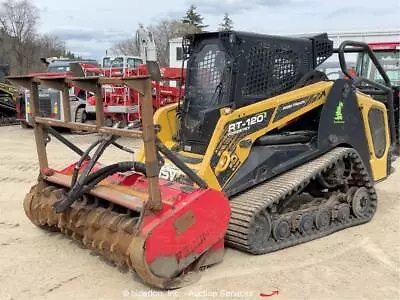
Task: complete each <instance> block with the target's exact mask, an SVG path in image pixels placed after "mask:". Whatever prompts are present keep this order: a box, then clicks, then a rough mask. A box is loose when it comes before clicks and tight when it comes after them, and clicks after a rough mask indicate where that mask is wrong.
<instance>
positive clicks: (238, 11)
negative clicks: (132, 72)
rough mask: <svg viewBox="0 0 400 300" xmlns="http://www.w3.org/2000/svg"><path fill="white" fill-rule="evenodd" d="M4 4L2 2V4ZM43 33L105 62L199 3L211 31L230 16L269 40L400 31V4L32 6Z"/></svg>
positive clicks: (368, 0) (276, 0) (151, 0)
mask: <svg viewBox="0 0 400 300" xmlns="http://www.w3.org/2000/svg"><path fill="white" fill-rule="evenodd" d="M0 1H1V0H0ZM32 2H33V3H34V4H35V5H36V6H37V7H39V9H40V17H41V19H40V31H41V32H42V33H52V34H56V35H58V36H60V37H61V38H62V39H64V40H65V41H66V42H67V46H68V48H69V49H70V50H72V51H73V52H75V53H78V54H80V55H83V56H85V57H95V58H100V57H101V56H103V55H104V54H105V51H106V49H107V48H109V47H110V46H111V45H112V44H113V43H114V42H116V41H118V40H121V39H124V38H127V37H130V36H133V35H134V34H135V31H136V28H137V26H138V24H139V23H143V24H145V25H148V24H151V23H154V22H157V20H160V19H162V18H179V19H180V18H181V17H182V16H183V15H184V13H185V11H186V10H187V8H188V7H189V5H190V4H191V3H194V4H195V5H197V6H198V10H199V12H200V13H202V14H203V16H204V23H205V24H208V25H209V27H208V28H207V30H210V31H211V30H215V29H216V28H217V26H218V24H219V23H220V22H221V20H222V17H223V14H224V12H227V13H229V14H230V15H231V17H232V19H233V21H234V27H235V29H237V30H244V31H254V32H263V33H269V34H274V33H275V34H285V33H291V34H294V33H311V32H323V31H328V32H329V31H330V32H332V31H354V30H382V29H399V28H400V18H399V11H400V0H330V1H327V0H197V1H189V0H170V1H167V0H115V1H110V0H69V1H55V0H32Z"/></svg>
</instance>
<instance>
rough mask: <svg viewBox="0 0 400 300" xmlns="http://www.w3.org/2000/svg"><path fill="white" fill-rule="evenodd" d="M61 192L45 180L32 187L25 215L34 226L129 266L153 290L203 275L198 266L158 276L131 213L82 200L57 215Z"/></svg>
mask: <svg viewBox="0 0 400 300" xmlns="http://www.w3.org/2000/svg"><path fill="white" fill-rule="evenodd" d="M61 192H62V189H60V188H57V187H56V186H52V185H49V184H47V183H46V182H45V181H44V180H43V179H40V180H39V183H38V184H37V185H35V186H34V187H32V189H31V191H30V192H29V193H28V194H27V195H26V197H25V200H24V209H25V212H26V215H27V216H28V217H29V219H30V220H31V221H32V223H34V224H36V225H37V226H40V227H42V228H43V229H47V230H49V231H61V232H63V233H64V234H65V235H67V236H70V237H71V238H72V239H74V240H76V241H77V242H80V243H82V244H83V245H84V246H85V247H87V248H89V249H91V250H93V251H95V252H97V253H98V254H100V255H102V256H104V257H107V258H108V259H109V260H110V261H112V262H114V263H115V264H116V265H119V266H121V265H126V266H128V268H129V269H131V270H133V271H135V272H136V273H137V274H138V275H139V276H140V278H141V279H142V280H143V281H145V282H147V283H149V284H151V285H152V286H154V287H158V288H168V289H172V288H179V287H183V286H186V285H189V284H191V283H193V282H195V281H197V280H199V278H200V274H199V273H197V272H196V270H197V269H198V268H199V267H200V265H199V264H197V265H196V266H194V267H193V270H188V271H189V272H183V273H182V274H181V275H179V276H178V277H176V278H170V279H168V278H162V277H159V276H156V275H155V274H154V273H153V272H152V271H151V270H150V268H149V266H148V264H147V262H146V256H145V254H144V251H145V243H146V239H147V237H148V236H143V235H140V234H138V233H137V231H135V227H136V226H137V223H138V222H139V221H138V219H137V218H133V217H132V216H130V215H129V214H125V213H118V212H115V211H113V210H111V209H107V208H104V207H100V206H94V205H88V204H87V203H86V202H85V200H83V199H80V200H79V201H75V202H74V203H73V204H72V206H71V209H70V210H68V211H66V212H65V213H62V214H57V213H56V212H55V209H54V207H53V205H54V203H55V202H56V201H57V199H58V197H59V196H58V195H59V194H60V193H61Z"/></svg>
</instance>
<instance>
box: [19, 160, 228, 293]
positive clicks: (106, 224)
mask: <svg viewBox="0 0 400 300" xmlns="http://www.w3.org/2000/svg"><path fill="white" fill-rule="evenodd" d="M74 167H75V165H72V166H71V167H69V168H67V169H65V170H62V171H60V172H56V171H54V170H50V169H47V170H43V171H44V172H43V173H45V174H46V175H42V179H41V180H40V181H39V184H38V185H36V186H35V187H34V188H33V189H32V191H31V192H30V193H29V194H28V195H27V197H26V198H25V203H24V208H25V211H26V214H27V216H28V217H29V218H30V219H31V221H32V222H33V223H34V224H36V225H38V226H41V227H45V228H47V229H51V230H60V231H62V232H64V233H66V234H67V235H70V236H72V237H73V238H74V239H76V240H79V241H81V242H82V243H83V244H84V245H85V246H87V247H88V248H90V249H93V250H95V251H97V252H99V253H100V254H102V255H104V256H105V257H106V258H108V259H110V260H111V261H113V262H115V263H117V264H119V265H122V264H126V265H127V266H129V267H130V268H131V269H133V270H134V271H136V273H137V274H138V275H139V276H140V277H141V279H142V280H143V281H144V282H146V283H147V284H149V285H151V286H154V287H158V288H166V289H170V288H178V287H181V286H184V285H187V284H190V283H191V282H193V281H195V280H197V279H198V278H199V276H198V275H199V274H198V272H197V271H198V270H199V269H200V268H202V267H205V266H209V265H212V264H215V263H218V262H220V261H222V257H223V254H224V242H223V239H224V234H225V231H226V229H227V226H228V222H229V217H230V207H229V203H228V200H227V198H226V197H225V196H224V194H223V193H221V192H218V191H215V190H211V189H199V188H192V187H188V186H184V185H180V184H172V185H171V183H170V182H165V181H160V191H161V195H162V208H161V209H160V210H157V211H155V210H146V209H145V205H146V198H147V196H148V194H147V193H146V191H147V189H148V180H147V178H146V177H144V176H143V175H140V174H139V173H133V174H114V175H112V176H110V177H108V178H107V179H105V180H103V181H102V182H101V183H100V184H98V185H97V186H96V188H94V189H92V190H91V191H90V192H89V193H87V194H84V195H82V196H80V197H79V198H77V199H76V200H75V201H74V202H73V203H72V204H71V206H70V207H69V209H67V210H66V211H65V212H63V213H56V210H55V208H54V205H55V204H56V203H57V201H59V200H60V199H61V198H62V197H63V196H64V195H65V193H67V192H68V191H71V189H70V186H71V178H72V177H73V169H74ZM84 167H86V164H84V165H83V166H82V170H81V171H83V168H84ZM102 169H104V168H103V167H102V166H101V165H99V164H97V165H96V166H95V168H93V172H92V173H91V174H95V173H96V172H98V171H100V170H102Z"/></svg>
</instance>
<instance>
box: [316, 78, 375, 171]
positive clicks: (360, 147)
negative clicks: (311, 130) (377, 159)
mask: <svg viewBox="0 0 400 300" xmlns="http://www.w3.org/2000/svg"><path fill="white" fill-rule="evenodd" d="M367 120H368V119H364V117H363V114H362V112H361V109H360V107H359V104H358V101H357V96H356V91H355V88H354V87H353V86H352V83H351V81H348V80H343V79H339V80H336V81H335V84H334V85H333V87H332V89H331V91H330V93H329V95H328V98H327V101H326V103H325V105H324V107H323V110H322V113H321V120H320V125H319V129H318V148H319V149H320V150H322V151H329V150H330V149H332V148H334V147H336V146H339V145H347V146H350V147H352V148H354V149H356V150H357V152H358V153H359V154H360V156H361V158H362V159H363V162H364V164H365V167H366V169H367V170H368V172H369V174H370V175H371V177H373V174H372V168H371V163H370V152H371V150H372V149H371V148H370V144H369V143H368V139H367V136H368V135H370V134H369V132H368V131H367V130H366V127H365V123H366V122H368V121H367Z"/></svg>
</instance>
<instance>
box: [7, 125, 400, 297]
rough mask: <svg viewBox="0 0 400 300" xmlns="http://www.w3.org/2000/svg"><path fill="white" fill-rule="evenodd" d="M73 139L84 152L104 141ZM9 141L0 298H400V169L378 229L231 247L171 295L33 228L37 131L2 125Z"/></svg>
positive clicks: (62, 161)
mask: <svg viewBox="0 0 400 300" xmlns="http://www.w3.org/2000/svg"><path fill="white" fill-rule="evenodd" d="M66 136H68V137H69V138H71V140H72V141H73V142H75V143H77V144H78V145H79V146H81V147H85V146H87V145H89V144H90V142H91V141H93V140H94V139H95V138H96V137H95V136H94V135H70V134H66ZM0 142H1V147H0V184H1V185H0V190H1V197H0V300H10V299H104V300H105V299H107V300H108V299H264V297H262V294H266V295H268V294H274V295H273V296H271V297H268V298H269V299H274V298H275V299H400V234H399V228H400V218H399V215H400V189H399V185H398V184H399V182H400V171H397V172H396V173H395V174H394V175H392V176H391V177H390V178H389V179H387V180H386V181H384V182H382V183H379V184H377V190H378V194H379V201H380V202H379V207H378V211H377V214H376V215H375V217H374V219H373V220H372V221H371V222H370V223H368V224H365V225H361V226H358V227H353V228H350V229H346V230H344V231H341V232H338V233H335V234H333V235H330V236H328V237H325V238H322V239H319V240H316V241H312V242H309V243H307V244H303V245H299V246H295V247H292V248H289V249H285V250H281V251H278V252H275V253H272V254H267V255H262V256H251V255H247V254H244V253H241V252H239V251H236V250H233V249H227V250H226V254H225V258H224V261H223V263H221V264H219V265H217V266H214V267H212V268H210V269H208V270H206V271H204V272H203V276H202V279H201V280H200V281H199V282H198V283H196V284H194V285H192V286H189V287H187V288H183V289H180V290H177V291H173V292H169V293H167V292H160V291H155V290H151V289H149V288H148V287H146V286H144V285H142V284H141V283H140V282H139V281H138V280H137V278H136V277H135V276H134V275H133V274H132V273H130V272H126V271H124V270H121V269H118V268H116V267H114V266H111V265H109V264H107V263H106V262H104V261H103V260H102V259H101V258H99V257H98V256H96V255H94V254H93V253H91V252H90V251H88V250H84V249H82V248H81V247H79V246H78V245H77V244H76V243H75V242H73V241H71V240H70V239H68V238H66V237H64V236H62V235H60V234H54V233H53V234H51V233H48V232H44V231H42V230H40V229H38V228H36V227H35V226H33V225H32V224H31V223H30V222H29V220H28V219H27V218H26V217H25V215H24V211H23V208H22V201H23V198H24V196H25V194H26V193H27V192H28V190H29V188H30V187H31V186H32V185H33V184H34V183H35V180H36V178H37V174H38V164H37V159H36V152H35V151H36V149H35V143H34V139H33V132H32V130H24V129H21V128H19V127H18V126H10V127H2V128H0ZM129 142H130V143H132V142H131V141H128V140H124V144H126V145H129ZM137 145H138V144H137V143H136V144H133V147H135V146H136V147H137ZM48 148H49V152H50V153H51V156H50V163H51V165H52V166H56V167H63V166H66V165H68V164H70V163H71V162H72V161H73V160H75V159H76V155H74V154H73V153H72V152H70V151H69V150H67V149H66V148H65V147H64V146H62V145H61V144H60V143H58V142H56V141H55V142H52V143H51V144H50V145H49V147H48ZM117 155H118V160H124V159H129V154H124V153H123V152H120V151H118V150H115V151H110V152H107V153H106V154H105V161H112V159H116V158H117ZM396 165H397V166H396V167H397V169H398V170H400V168H399V166H398V162H397V163H396ZM274 291H277V292H275V293H274ZM260 294H261V295H260Z"/></svg>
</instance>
